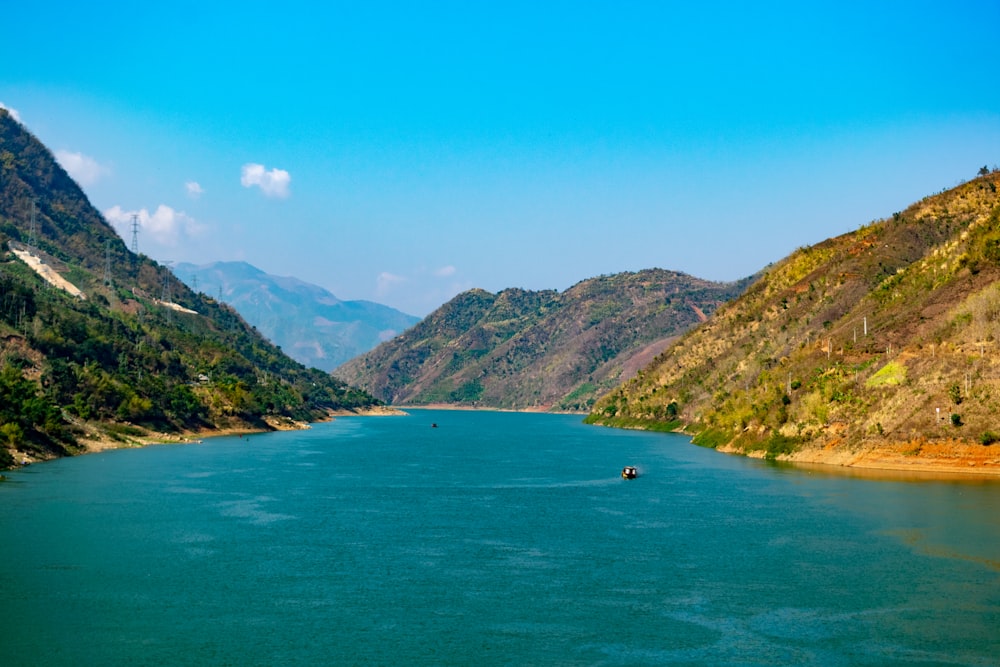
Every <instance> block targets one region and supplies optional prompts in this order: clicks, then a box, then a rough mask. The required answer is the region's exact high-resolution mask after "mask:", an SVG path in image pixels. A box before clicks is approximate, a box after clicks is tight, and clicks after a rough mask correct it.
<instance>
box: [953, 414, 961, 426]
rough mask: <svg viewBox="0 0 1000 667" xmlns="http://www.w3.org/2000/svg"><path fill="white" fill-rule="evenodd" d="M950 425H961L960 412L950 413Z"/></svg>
mask: <svg viewBox="0 0 1000 667" xmlns="http://www.w3.org/2000/svg"><path fill="white" fill-rule="evenodd" d="M951 425H952V426H961V425H962V415H960V414H958V413H956V412H953V413H951Z"/></svg>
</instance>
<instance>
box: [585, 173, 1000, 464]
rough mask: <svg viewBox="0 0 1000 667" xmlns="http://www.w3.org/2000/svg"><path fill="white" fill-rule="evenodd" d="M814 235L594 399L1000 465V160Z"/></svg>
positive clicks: (786, 435) (949, 460) (809, 450)
mask: <svg viewBox="0 0 1000 667" xmlns="http://www.w3.org/2000/svg"><path fill="white" fill-rule="evenodd" d="M986 171H987V170H986V169H985V168H984V169H983V170H981V174H982V175H981V176H980V177H979V178H976V179H975V180H973V181H970V182H968V183H965V184H963V185H960V186H958V187H956V188H954V189H951V190H948V191H944V192H941V193H940V194H937V195H934V196H930V197H927V198H925V199H924V200H922V201H920V202H918V203H916V204H913V205H912V206H910V207H909V208H908V209H906V210H905V211H902V212H898V213H895V214H893V215H892V216H891V217H890V218H888V219H885V220H881V221H877V222H873V223H871V224H868V225H865V226H863V227H861V228H860V229H858V230H857V231H855V232H852V233H848V234H844V235H842V236H839V237H836V238H832V239H829V240H827V241H824V242H822V243H819V244H817V245H815V246H812V247H808V248H802V249H800V250H798V251H796V252H795V253H793V254H792V255H790V256H789V257H787V258H786V259H784V260H783V261H781V262H779V263H777V264H776V265H774V266H772V267H770V268H769V269H768V270H767V271H766V272H765V273H764V275H763V277H762V278H761V279H760V280H759V281H758V282H757V283H755V284H754V285H753V286H752V287H751V288H750V289H749V290H748V291H747V292H746V293H745V294H744V295H743V296H742V297H740V298H739V299H737V300H735V301H733V302H732V303H730V304H728V305H727V306H725V307H723V308H721V309H719V311H718V312H716V314H715V315H714V316H713V317H712V318H711V319H710V320H709V321H708V322H706V323H705V324H704V325H702V326H700V327H698V328H697V329H696V330H694V331H692V332H690V333H689V334H688V335H686V336H684V337H683V338H682V339H680V340H679V341H677V342H676V343H675V344H674V345H673V346H671V347H670V348H669V349H668V350H667V351H665V352H664V353H663V354H662V355H660V356H659V357H657V358H656V359H655V360H654V361H653V363H652V364H650V365H649V366H647V367H646V368H644V369H643V371H642V372H641V373H639V374H638V375H637V376H636V377H635V378H634V379H633V380H631V381H630V382H628V383H625V384H624V385H623V386H621V387H619V388H618V389H616V390H615V391H613V392H611V393H610V394H609V395H608V396H606V397H605V398H603V399H602V400H601V401H600V402H599V403H598V404H597V405H596V406H595V407H594V410H593V412H592V414H591V415H590V417H589V418H588V421H591V422H594V423H601V424H607V425H613V426H625V427H639V428H653V429H663V430H669V429H684V430H685V431H687V432H689V433H692V434H696V437H695V442H697V443H700V444H704V445H707V446H716V447H722V448H725V449H727V450H731V451H738V452H743V453H748V454H753V455H758V456H767V457H771V458H779V459H780V458H791V459H796V460H803V461H818V462H828V463H838V464H845V465H872V466H882V467H902V468H912V467H921V466H933V467H938V468H942V467H946V468H947V467H950V468H952V469H956V470H958V469H964V470H969V469H975V470H988V469H992V470H998V471H1000V444H994V443H996V442H997V441H1000V347H998V345H1000V342H998V334H1000V283H998V279H1000V195H998V193H997V190H998V186H1000V174H998V173H996V172H995V171H994V173H986Z"/></svg>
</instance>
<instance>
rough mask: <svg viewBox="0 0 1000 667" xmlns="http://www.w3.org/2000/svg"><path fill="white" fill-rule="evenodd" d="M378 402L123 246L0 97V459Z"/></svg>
mask: <svg viewBox="0 0 1000 667" xmlns="http://www.w3.org/2000/svg"><path fill="white" fill-rule="evenodd" d="M15 250H17V252H14V251H15ZM57 274H58V275H60V276H61V277H62V278H63V279H65V281H67V284H72V286H73V287H74V288H78V289H79V290H81V291H82V298H81V296H74V295H73V294H71V293H68V292H67V291H64V289H60V288H58V287H54V286H53V283H59V282H60V281H58V280H52V278H53V277H54V276H56V275H57ZM46 276H47V277H46ZM377 404H378V401H376V400H375V399H373V398H372V397H371V396H369V395H367V394H365V393H364V392H362V391H360V390H357V389H354V388H351V387H348V386H347V385H345V384H344V383H342V382H340V381H338V380H336V379H334V378H332V377H331V376H329V375H328V374H326V373H323V372H322V371H319V370H315V369H308V368H306V367H304V366H303V365H301V364H299V363H298V362H295V361H293V360H292V359H290V358H288V357H287V356H286V355H284V354H283V353H282V352H281V351H280V350H278V349H277V348H276V347H275V346H274V345H272V344H271V343H269V342H268V341H266V340H265V339H264V338H263V337H262V336H260V335H259V334H258V333H257V332H256V331H254V330H253V329H252V328H251V327H250V326H248V325H247V323H246V322H245V321H244V320H243V319H242V318H241V317H240V316H239V315H238V314H237V313H236V311H235V310H233V309H232V308H230V307H229V306H226V305H225V304H221V303H219V302H217V301H216V300H215V299H212V298H211V297H208V296H206V295H204V294H202V293H199V292H195V291H193V290H190V289H188V288H187V287H186V286H185V285H184V284H183V283H182V282H181V281H179V280H178V279H177V278H176V276H174V275H173V274H172V273H171V272H170V271H169V270H168V269H167V268H166V267H163V266H161V265H159V264H158V263H156V262H155V261H153V260H152V259H150V258H148V257H146V256H144V255H141V254H140V255H134V254H133V253H131V252H130V251H129V249H128V248H127V247H126V245H125V243H124V241H123V240H122V239H121V238H120V237H119V236H118V234H117V233H116V232H115V230H114V229H113V228H112V227H111V226H110V225H109V224H108V223H107V222H106V221H105V220H104V218H103V217H102V216H101V214H100V213H99V212H97V211H96V210H95V209H94V208H93V206H91V205H90V202H89V201H88V199H87V197H86V195H85V193H84V192H83V190H81V189H80V187H79V186H78V185H77V184H76V183H75V182H74V181H73V180H72V179H71V178H70V177H69V175H68V174H67V173H66V172H65V170H64V169H63V168H62V167H61V166H59V165H58V163H57V162H56V160H55V158H54V157H53V155H52V153H51V152H50V151H49V150H48V149H47V148H46V147H45V146H44V145H43V144H41V142H39V141H38V140H37V139H36V138H35V137H34V136H33V135H32V134H31V133H30V132H28V130H27V129H26V128H25V127H24V126H23V125H22V124H20V123H19V122H17V121H15V120H14V119H13V118H12V117H11V116H10V114H9V112H8V111H7V110H6V109H3V108H0V467H6V466H10V465H13V464H14V463H16V462H22V461H26V460H27V461H30V460H38V459H46V458H52V457H54V456H64V455H71V454H75V453H81V452H83V451H86V450H87V449H89V448H92V447H95V446H104V445H106V444H108V443H116V444H117V445H119V446H128V445H132V444H138V443H143V442H150V441H157V440H159V441H163V439H164V438H166V439H176V438H177V437H180V436H182V435H183V434H188V433H194V432H203V431H207V432H217V431H219V430H220V429H233V428H236V429H243V430H261V429H265V430H266V429H273V428H284V427H289V426H292V425H294V424H295V423H298V422H302V421H308V420H315V419H322V418H325V417H326V416H327V415H329V414H330V412H331V411H335V410H344V409H347V410H352V409H357V408H363V407H369V406H375V405H377Z"/></svg>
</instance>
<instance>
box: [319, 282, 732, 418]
mask: <svg viewBox="0 0 1000 667" xmlns="http://www.w3.org/2000/svg"><path fill="white" fill-rule="evenodd" d="M749 283H750V279H746V280H743V281H740V282H737V283H713V282H709V281H706V280H700V279H698V278H693V277H691V276H688V275H685V274H683V273H677V272H673V271H664V270H660V269H652V270H647V271H640V272H638V273H620V274H616V275H611V276H601V277H599V278H592V279H590V280H584V281H583V282H580V283H578V284H576V285H574V286H573V287H571V288H569V289H567V290H566V291H564V292H556V291H542V292H532V291H526V290H522V289H507V290H504V291H502V292H500V293H499V294H491V293H489V292H486V291H484V290H481V289H476V290H471V291H468V292H464V293H462V294H459V295H458V296H456V297H455V298H454V299H452V300H451V301H450V302H448V303H447V304H445V305H444V306H442V307H441V308H439V309H437V310H436V311H435V312H433V313H431V314H430V315H428V316H427V317H426V318H425V319H424V320H423V321H422V322H420V323H419V324H417V325H416V326H414V327H413V328H411V329H409V330H408V331H406V332H404V333H403V334H402V335H400V336H398V337H397V338H394V339H393V340H391V341H388V342H386V343H383V344H382V345H380V346H379V347H377V348H375V349H374V350H372V351H371V352H369V353H367V354H365V355H362V356H361V357H358V358H356V359H353V360H351V361H349V362H348V363H346V364H344V365H343V366H341V367H340V368H338V369H337V370H336V371H335V375H337V377H340V378H341V379H344V380H346V381H348V382H350V383H352V384H355V385H356V386H359V387H363V388H365V389H366V390H367V391H369V392H371V393H372V394H373V395H375V396H376V397H378V398H380V399H381V400H384V401H386V402H388V403H392V404H396V405H426V404H437V403H447V404H454V405H464V406H477V407H492V408H512V409H541V410H565V411H585V410H587V409H588V408H589V407H590V406H591V405H593V402H594V400H595V399H596V398H597V397H598V396H599V395H601V394H602V393H604V392H606V391H608V390H609V389H611V388H613V387H614V386H616V385H617V384H618V383H620V382H622V381H623V380H625V379H627V378H629V377H630V376H631V375H633V374H634V373H635V372H636V371H637V370H638V369H639V368H640V367H641V366H642V365H644V364H645V363H647V362H648V361H649V360H650V359H651V358H652V357H653V355H655V354H657V353H658V352H660V351H661V350H663V348H664V347H666V345H667V344H668V343H669V341H670V339H671V337H673V336H677V335H679V334H680V333H682V332H684V331H686V330H687V329H688V328H690V327H691V326H693V325H694V324H696V323H697V322H699V321H700V320H701V319H704V318H706V317H707V316H708V315H709V314H711V313H712V312H713V311H714V310H715V309H716V308H717V307H718V306H719V305H720V304H721V303H723V302H725V301H727V300H729V299H731V298H733V297H735V296H736V295H738V294H739V293H741V292H742V291H743V290H744V289H745V288H746V286H747V285H748V284H749Z"/></svg>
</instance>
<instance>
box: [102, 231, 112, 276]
mask: <svg viewBox="0 0 1000 667" xmlns="http://www.w3.org/2000/svg"><path fill="white" fill-rule="evenodd" d="M104 284H105V285H111V239H106V240H105V241H104Z"/></svg>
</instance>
